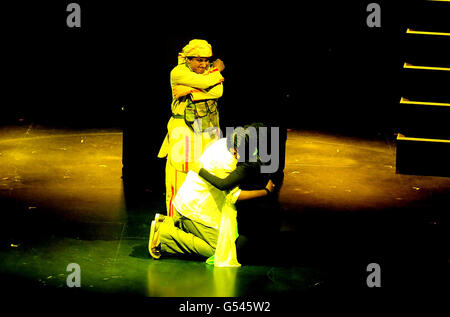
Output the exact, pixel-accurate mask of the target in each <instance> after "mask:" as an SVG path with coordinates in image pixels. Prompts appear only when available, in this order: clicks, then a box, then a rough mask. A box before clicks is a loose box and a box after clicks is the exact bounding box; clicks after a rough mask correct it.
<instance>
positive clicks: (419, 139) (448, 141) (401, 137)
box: [397, 133, 450, 143]
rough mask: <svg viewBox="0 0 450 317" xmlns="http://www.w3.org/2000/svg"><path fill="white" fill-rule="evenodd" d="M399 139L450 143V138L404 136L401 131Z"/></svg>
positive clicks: (398, 135)
mask: <svg viewBox="0 0 450 317" xmlns="http://www.w3.org/2000/svg"><path fill="white" fill-rule="evenodd" d="M397 141H418V142H435V143H450V140H446V139H428V138H412V137H407V136H404V135H403V134H401V133H399V134H397Z"/></svg>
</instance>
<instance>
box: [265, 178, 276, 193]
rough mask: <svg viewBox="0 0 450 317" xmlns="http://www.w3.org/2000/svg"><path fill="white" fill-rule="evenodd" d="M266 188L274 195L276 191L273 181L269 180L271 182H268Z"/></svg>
mask: <svg viewBox="0 0 450 317" xmlns="http://www.w3.org/2000/svg"><path fill="white" fill-rule="evenodd" d="M266 188H267V190H268V191H269V192H271V193H273V191H274V190H275V184H274V183H273V182H272V180H271V179H269V181H268V182H267V185H266Z"/></svg>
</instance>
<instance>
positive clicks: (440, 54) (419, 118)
mask: <svg viewBox="0 0 450 317" xmlns="http://www.w3.org/2000/svg"><path fill="white" fill-rule="evenodd" d="M405 15H406V16H404V17H402V18H403V21H404V22H405V30H406V32H405V34H404V36H403V39H402V43H401V44H402V55H403V58H404V63H403V67H402V72H401V77H400V79H401V82H400V83H399V89H400V91H401V95H402V97H401V99H400V103H399V107H398V109H397V110H398V111H397V115H398V117H397V120H398V131H399V133H398V135H397V153H396V160H397V162H396V163H397V164H396V170H397V173H404V174H420V175H437V176H450V164H449V162H450V125H449V122H450V89H449V83H450V59H449V56H450V49H449V47H450V28H449V27H450V24H449V23H448V17H449V16H450V1H420V2H411V3H410V4H409V5H408V6H407V8H405Z"/></svg>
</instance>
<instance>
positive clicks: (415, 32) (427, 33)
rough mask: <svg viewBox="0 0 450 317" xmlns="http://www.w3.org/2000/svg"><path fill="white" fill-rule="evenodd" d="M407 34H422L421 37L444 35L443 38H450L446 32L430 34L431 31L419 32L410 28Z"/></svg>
mask: <svg viewBox="0 0 450 317" xmlns="http://www.w3.org/2000/svg"><path fill="white" fill-rule="evenodd" d="M406 33H408V34H421V35H442V36H450V33H445V32H429V31H417V30H413V29H410V28H407V29H406Z"/></svg>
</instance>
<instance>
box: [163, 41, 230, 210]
mask: <svg viewBox="0 0 450 317" xmlns="http://www.w3.org/2000/svg"><path fill="white" fill-rule="evenodd" d="M211 57H212V48H211V45H210V44H209V43H208V42H207V41H205V40H198V39H195V40H192V41H190V42H189V44H188V45H186V46H185V47H184V48H183V50H182V51H181V52H180V53H179V54H178V65H177V66H176V67H175V68H174V69H172V71H171V73H170V84H171V87H172V104H171V110H172V117H171V118H170V120H169V122H168V124H167V135H166V137H165V138H164V142H163V144H162V146H161V149H160V151H159V154H158V157H160V158H164V157H166V158H167V162H166V208H167V215H168V216H171V217H172V216H173V215H174V210H173V205H172V201H173V198H174V197H175V195H176V193H177V192H178V189H179V188H180V187H181V185H182V184H183V182H184V180H185V178H186V175H187V172H188V171H189V170H190V169H191V168H192V166H193V164H196V163H197V162H198V160H199V158H200V156H201V154H202V153H203V151H204V149H205V148H206V146H207V145H208V144H209V143H211V142H212V141H215V140H217V139H218V138H219V137H220V129H219V113H218V109H217V100H218V98H220V97H221V96H222V94H223V85H222V82H223V80H224V78H223V77H222V74H221V71H223V69H224V68H225V65H224V64H223V62H222V61H221V60H219V59H218V60H216V61H214V63H212V65H211V64H210V63H209V59H210V58H211Z"/></svg>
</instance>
